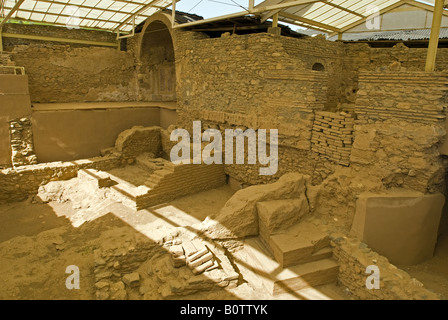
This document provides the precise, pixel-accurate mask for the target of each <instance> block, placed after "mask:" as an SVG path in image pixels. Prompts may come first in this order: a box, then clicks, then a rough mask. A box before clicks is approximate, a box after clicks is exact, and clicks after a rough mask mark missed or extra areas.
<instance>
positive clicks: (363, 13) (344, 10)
mask: <svg viewBox="0 0 448 320" xmlns="http://www.w3.org/2000/svg"><path fill="white" fill-rule="evenodd" d="M277 2H278V3H284V2H286V1H282V0H278V1H277ZM304 2H305V1H304ZM309 2H311V1H309ZM398 3H403V1H402V0H330V1H316V2H314V3H311V4H310V3H306V4H303V5H298V6H295V7H290V8H285V9H282V10H281V11H280V12H279V16H280V20H282V19H281V18H282V17H284V18H287V19H288V20H289V21H291V20H294V18H295V17H296V18H297V20H296V21H297V22H298V23H300V22H302V23H303V21H313V22H314V23H315V26H319V27H320V28H326V29H327V30H331V31H336V30H341V29H343V28H344V27H346V26H348V25H350V24H352V23H355V22H356V21H362V20H363V19H365V18H367V17H369V16H370V15H371V14H372V13H374V12H381V10H383V9H385V8H388V7H391V6H392V5H394V4H398ZM262 5H263V3H261V4H260V6H262Z"/></svg>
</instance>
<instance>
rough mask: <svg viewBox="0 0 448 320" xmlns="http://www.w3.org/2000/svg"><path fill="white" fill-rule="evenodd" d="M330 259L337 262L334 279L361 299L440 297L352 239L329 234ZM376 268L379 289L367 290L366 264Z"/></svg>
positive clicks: (432, 298)
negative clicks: (337, 272) (331, 250)
mask: <svg viewBox="0 0 448 320" xmlns="http://www.w3.org/2000/svg"><path fill="white" fill-rule="evenodd" d="M331 245H332V247H333V248H334V249H333V255H334V258H335V259H336V260H337V261H338V263H339V265H340V267H339V276H338V280H339V281H340V282H341V283H342V284H343V285H344V286H346V287H347V288H348V289H349V290H350V292H351V293H352V294H353V295H355V296H356V297H358V298H360V299H363V300H440V299H442V297H441V296H439V295H438V294H436V293H434V292H431V291H429V290H428V289H426V288H424V287H423V284H422V283H421V282H419V281H418V280H416V279H414V278H411V276H410V275H409V274H408V273H407V272H405V271H403V270H401V269H398V268H397V267H396V266H394V265H393V264H391V263H389V261H388V260H387V258H385V257H383V256H380V255H379V254H378V253H376V252H374V251H372V250H371V249H370V248H369V247H367V245H366V244H365V243H362V242H360V241H359V240H357V239H354V238H347V237H344V236H336V235H333V236H332V241H331ZM372 265H373V266H377V267H378V268H379V271H380V274H379V276H380V289H367V287H366V280H367V277H368V276H369V275H370V274H371V273H366V268H367V267H368V266H372Z"/></svg>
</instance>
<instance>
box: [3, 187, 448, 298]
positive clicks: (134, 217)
mask: <svg viewBox="0 0 448 320" xmlns="http://www.w3.org/2000/svg"><path fill="white" fill-rule="evenodd" d="M69 189H70V188H69ZM86 192H88V189H87V191H86ZM232 194H233V191H232V190H231V189H230V188H229V187H228V186H224V187H221V188H218V189H213V190H209V191H206V192H202V193H199V194H196V195H192V196H187V197H183V198H179V199H177V200H174V201H172V202H170V203H167V204H163V205H159V206H156V207H153V208H150V209H147V210H140V211H138V212H135V211H133V210H131V209H129V208H127V207H125V206H123V205H122V204H120V203H114V202H110V201H106V200H104V201H103V200H102V201H99V202H97V203H95V204H91V205H92V207H89V205H87V204H86V203H87V202H86V201H85V199H86V195H85V194H74V193H73V194H71V199H73V201H70V200H69V201H67V200H63V201H51V202H49V203H38V201H36V199H35V198H30V199H28V200H27V201H24V202H18V203H11V204H6V205H1V206H0V219H1V221H2V224H0V256H1V257H2V259H1V260H0V299H86V300H87V299H95V298H96V297H95V276H94V265H95V262H94V254H93V252H94V250H95V249H97V248H100V247H101V246H104V245H105V244H107V243H112V242H114V243H115V242H120V241H121V240H120V239H126V238H129V237H131V236H134V235H135V234H142V235H144V236H146V237H148V238H150V239H153V240H154V241H158V240H159V239H160V237H163V235H166V234H167V233H169V231H170V230H172V229H173V228H178V227H188V228H191V230H193V231H194V226H195V224H197V223H200V222H201V221H202V220H204V219H205V217H207V216H209V215H211V214H213V213H215V212H216V211H217V210H219V209H220V208H221V207H222V206H223V205H224V204H225V202H226V201H227V200H228V199H229V198H230V197H231V196H232ZM81 199H84V201H81ZM80 212H81V213H80ZM92 212H95V215H94V217H93V218H92V217H91V216H90V217H87V216H89V215H90V214H91V213H92ZM447 263H448V238H447V237H444V238H442V239H441V240H440V241H439V245H438V247H437V251H436V255H435V257H434V259H432V260H430V261H428V262H425V263H423V264H420V265H418V266H412V267H407V268H404V269H405V270H406V271H408V272H409V273H410V274H411V275H412V276H413V277H416V278H417V279H419V280H420V281H421V282H423V283H424V284H425V286H426V287H427V288H429V289H432V290H434V291H436V292H439V293H442V294H444V295H445V297H447V296H448V288H447V283H448V268H446V266H447V265H448V264H447ZM70 265H76V266H78V267H79V270H80V274H81V277H80V286H81V289H80V290H68V289H67V288H66V285H65V281H66V279H67V277H68V276H69V274H67V273H66V268H67V266H70ZM237 266H238V267H239V271H240V272H241V274H242V275H243V278H244V282H243V283H242V284H240V285H239V286H238V287H237V288H234V289H225V290H220V291H213V292H208V291H204V292H199V293H195V294H192V295H188V296H186V297H182V298H185V299H208V300H218V299H253V300H258V299H265V300H267V299H273V297H272V296H270V295H269V294H268V293H267V291H266V290H264V288H262V286H261V285H260V283H259V279H257V275H255V274H254V273H253V272H251V270H248V269H247V268H245V267H244V266H242V265H238V264H237ZM346 292H347V291H346V290H345V289H344V288H343V287H341V286H338V285H326V286H320V287H318V288H310V289H304V290H301V291H300V293H299V294H282V295H280V296H278V297H276V299H335V300H342V299H353V297H352V296H350V295H347V294H346ZM141 298H142V297H141V296H140V295H139V294H138V292H130V293H129V294H128V299H141Z"/></svg>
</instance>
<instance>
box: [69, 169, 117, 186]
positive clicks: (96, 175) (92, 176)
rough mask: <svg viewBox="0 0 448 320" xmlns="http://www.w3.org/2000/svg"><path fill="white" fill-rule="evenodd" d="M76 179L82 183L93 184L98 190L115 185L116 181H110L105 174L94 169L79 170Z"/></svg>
mask: <svg viewBox="0 0 448 320" xmlns="http://www.w3.org/2000/svg"><path fill="white" fill-rule="evenodd" d="M78 178H79V179H81V180H83V181H87V182H93V183H94V184H95V185H96V186H97V187H98V188H107V187H111V186H114V185H116V184H117V182H116V181H114V180H112V179H111V177H110V176H109V174H108V173H107V172H104V171H98V170H94V169H81V170H79V171H78Z"/></svg>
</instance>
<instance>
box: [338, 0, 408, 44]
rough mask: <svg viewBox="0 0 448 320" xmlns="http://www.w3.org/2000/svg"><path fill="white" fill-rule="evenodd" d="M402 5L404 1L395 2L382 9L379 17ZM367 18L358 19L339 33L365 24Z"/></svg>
mask: <svg viewBox="0 0 448 320" xmlns="http://www.w3.org/2000/svg"><path fill="white" fill-rule="evenodd" d="M403 4H405V1H404V0H401V1H399V2H397V3H394V4H392V5H390V6H388V7H386V8H384V9H382V10H380V12H379V15H382V14H385V13H386V12H389V11H391V10H393V9H395V8H398V7H399V6H401V5H403ZM368 18H369V17H364V18H361V19H359V20H358V21H355V22H353V23H351V24H349V25H348V26H346V27H343V28H341V30H340V31H341V32H345V31H347V30H350V29H351V28H354V27H356V26H359V25H360V24H361V23H364V22H366V21H367V19H368ZM333 35H335V34H331V35H330V36H333Z"/></svg>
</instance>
